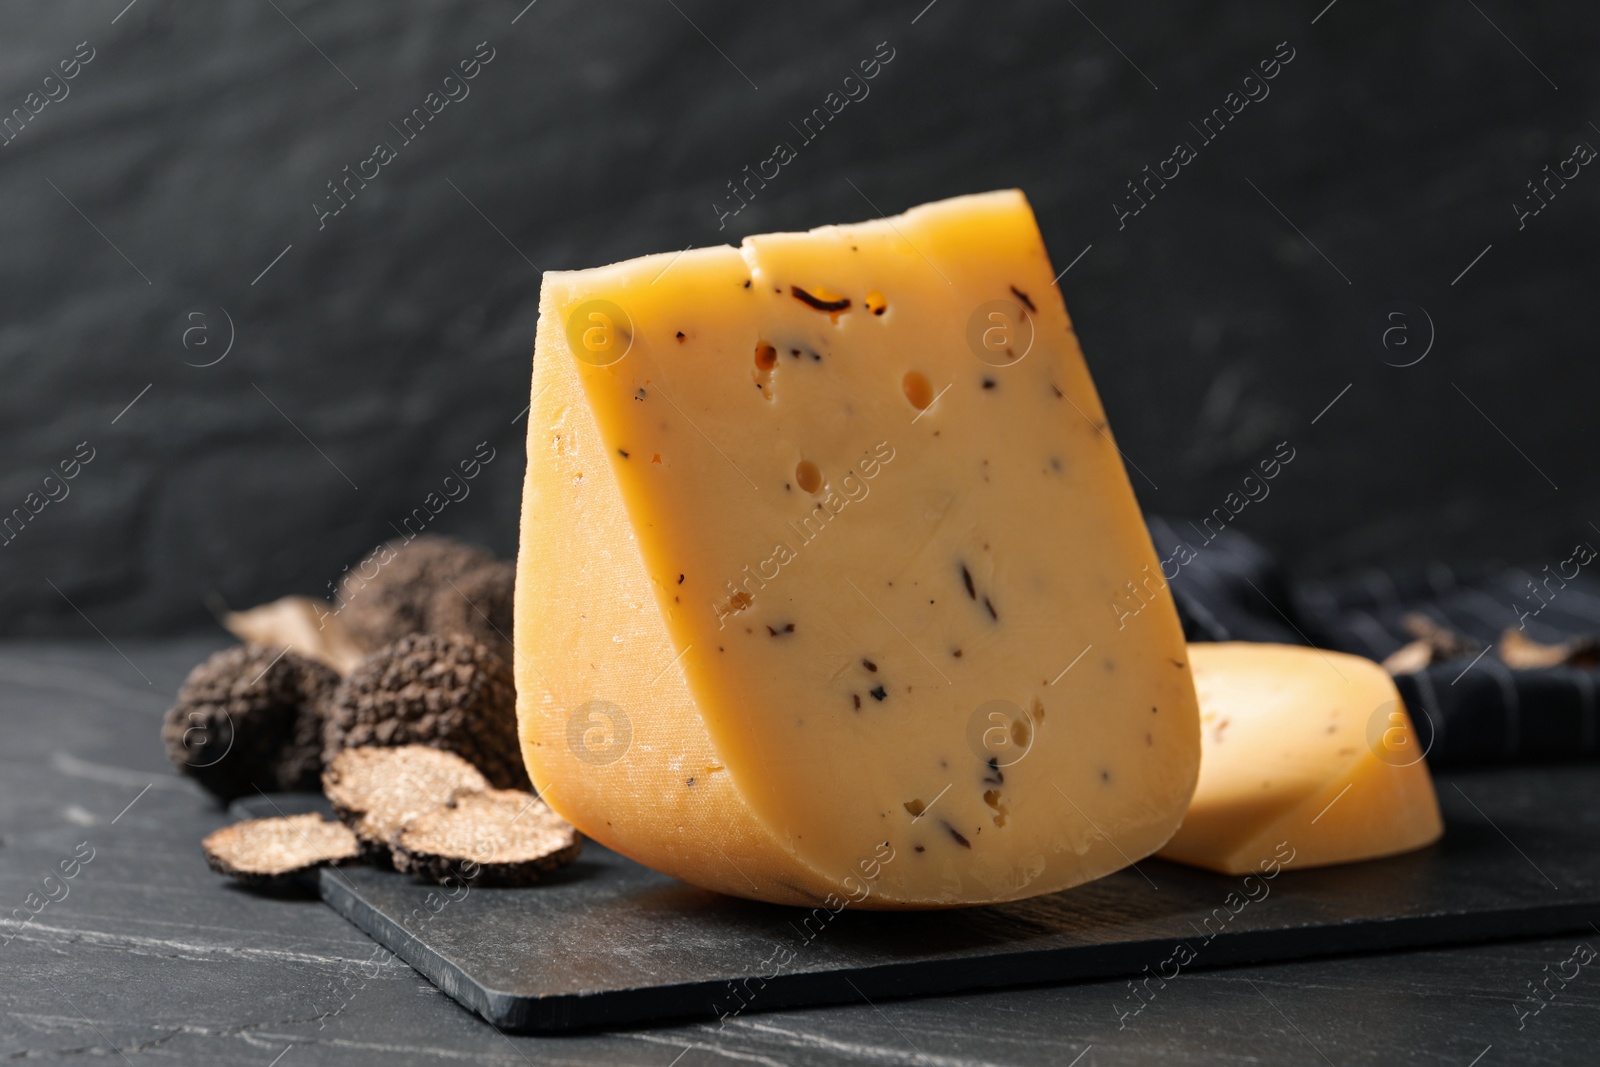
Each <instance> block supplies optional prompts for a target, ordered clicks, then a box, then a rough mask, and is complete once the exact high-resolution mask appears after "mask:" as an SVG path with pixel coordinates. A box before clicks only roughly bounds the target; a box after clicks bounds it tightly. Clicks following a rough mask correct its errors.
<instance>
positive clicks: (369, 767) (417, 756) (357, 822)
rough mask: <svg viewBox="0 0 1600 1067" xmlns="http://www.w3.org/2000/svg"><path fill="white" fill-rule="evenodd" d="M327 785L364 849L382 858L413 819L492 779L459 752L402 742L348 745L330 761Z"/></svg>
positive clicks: (325, 778) (339, 812) (324, 785)
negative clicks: (398, 744) (387, 745)
mask: <svg viewBox="0 0 1600 1067" xmlns="http://www.w3.org/2000/svg"><path fill="white" fill-rule="evenodd" d="M322 788H323V791H324V792H326V793H327V794H328V799H329V800H330V801H332V802H333V810H334V812H335V813H336V814H337V815H338V816H339V818H341V819H343V820H344V821H345V823H346V824H348V825H349V827H350V828H351V829H352V830H354V831H355V834H356V836H357V837H358V838H360V839H361V844H362V846H363V851H364V852H365V853H366V854H367V855H368V856H370V857H373V858H381V857H383V856H385V855H387V854H388V851H389V842H390V840H391V839H393V837H394V835H395V834H397V833H399V832H400V828H401V827H402V826H403V825H404V824H405V823H406V821H407V820H408V819H413V818H415V817H417V816H418V815H421V814H423V813H425V812H428V811H432V810H433V809H435V808H440V807H443V806H444V805H445V804H446V803H448V802H449V800H450V798H451V797H453V796H455V795H457V794H459V793H462V792H478V791H481V790H484V789H488V788H489V783H488V782H487V781H486V780H485V779H484V777H483V775H481V774H479V773H478V771H477V768H475V767H473V766H472V764H470V763H468V762H467V761H466V760H464V759H462V758H461V757H460V756H457V755H454V754H452V753H449V752H441V751H440V750H439V749H436V748H428V747H426V746H424V745H402V746H401V747H399V748H377V747H368V748H349V749H345V750H344V751H343V752H340V753H339V754H338V755H336V756H335V757H334V758H333V759H332V761H330V762H329V764H328V769H327V771H325V772H324V773H323V775H322Z"/></svg>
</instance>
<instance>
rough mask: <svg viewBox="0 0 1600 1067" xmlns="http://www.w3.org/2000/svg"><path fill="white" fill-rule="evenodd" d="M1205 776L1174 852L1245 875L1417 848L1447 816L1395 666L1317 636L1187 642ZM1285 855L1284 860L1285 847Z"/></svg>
mask: <svg viewBox="0 0 1600 1067" xmlns="http://www.w3.org/2000/svg"><path fill="white" fill-rule="evenodd" d="M1189 660H1190V663H1191V665H1192V666H1193V668H1194V681H1195V690H1196V692H1197V693H1198V695H1199V697H1200V729H1201V736H1202V742H1201V752H1202V755H1201V760H1200V783H1199V785H1198V786H1196V787H1195V793H1194V801H1193V802H1192V803H1191V804H1190V806H1189V814H1188V815H1187V816H1186V817H1185V818H1184V821H1183V826H1182V827H1181V828H1180V829H1179V830H1178V832H1177V834H1176V835H1174V836H1173V838H1172V840H1171V841H1170V842H1168V844H1167V846H1166V847H1165V848H1164V849H1162V850H1161V855H1162V856H1164V857H1166V858H1167V859H1172V860H1178V861H1179V862H1181V863H1192V864H1195V865H1196V866H1200V867H1209V868H1211V869H1212V870H1217V871H1223V872H1225V873H1228V874H1244V873H1247V872H1251V871H1254V870H1256V869H1257V867H1258V866H1259V865H1260V864H1261V863H1262V862H1265V861H1267V860H1270V859H1272V858H1273V856H1274V850H1275V849H1276V848H1277V846H1278V845H1279V844H1280V843H1284V842H1286V843H1287V844H1288V845H1289V847H1290V848H1292V849H1293V850H1294V852H1293V855H1294V860H1293V864H1292V865H1293V867H1294V868H1295V869H1296V870H1298V869H1300V868H1302V867H1318V866H1325V865H1327V864H1332V863H1351V862H1354V861H1356V860H1365V859H1375V858H1377V857H1379V856H1390V855H1394V854H1395V853H1398V852H1409V851H1410V850H1412V849H1416V848H1421V847H1423V846H1424V845H1428V844H1431V843H1432V842H1434V841H1437V840H1438V839H1439V836H1440V834H1442V833H1443V832H1444V825H1443V823H1442V822H1441V821H1440V819H1439V804H1438V800H1437V799H1436V798H1435V796H1434V793H1433V780H1432V778H1431V777H1430V776H1429V774H1428V765H1427V764H1426V763H1425V762H1423V760H1422V753H1421V752H1420V751H1418V749H1417V735H1416V732H1415V731H1414V730H1413V729H1412V726H1411V721H1410V719H1409V718H1408V717H1407V715H1406V711H1405V706H1404V704H1403V703H1402V702H1401V700H1400V694H1399V692H1398V691H1397V690H1396V689H1395V686H1394V681H1393V679H1391V678H1390V677H1389V674H1388V672H1387V671H1385V670H1383V668H1381V667H1379V666H1378V665H1377V664H1376V663H1373V662H1372V661H1370V660H1365V659H1362V658H1360V657H1359V656H1349V655H1345V654H1343V653H1339V652H1323V651H1320V650H1318V649H1314V648H1301V647H1294V646H1289V645H1262V644H1243V643H1237V644H1233V643H1229V644H1195V645H1190V646H1189ZM1278 858H1280V859H1281V858H1282V857H1281V856H1279V857H1278Z"/></svg>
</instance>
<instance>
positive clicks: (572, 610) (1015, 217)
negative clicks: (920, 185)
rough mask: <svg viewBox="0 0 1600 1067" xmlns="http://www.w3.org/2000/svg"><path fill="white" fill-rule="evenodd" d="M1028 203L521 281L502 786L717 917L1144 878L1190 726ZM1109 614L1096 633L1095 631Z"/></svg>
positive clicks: (1122, 481)
mask: <svg viewBox="0 0 1600 1067" xmlns="http://www.w3.org/2000/svg"><path fill="white" fill-rule="evenodd" d="M1054 276H1055V272H1054V271H1053V270H1052V268H1051V266H1050V261H1049V259H1048V258H1047V256H1046V254H1045V249H1044V246H1043V243H1042V241H1041V238H1040V235H1039V231H1038V228H1037V226H1036V224H1035V222H1034V219H1033V214H1032V212H1031V211H1030V210H1029V207H1028V204H1027V202H1026V201H1025V200H1024V199H1023V197H1022V195H1021V194H1020V193H1018V192H1014V191H1012V192H997V193H991V194H987V195H981V196H969V197H962V198H959V199H955V200H949V201H945V202H942V203H936V204H930V205H927V206H925V207H920V208H917V209H915V210H912V211H910V212H908V213H906V214H905V215H903V216H900V217H897V218H892V219H880V220H878V221H874V222H868V223H863V224H860V225H854V226H838V227H831V226H830V227H825V228H822V229H818V230H814V231H812V232H810V233H787V234H770V235H767V236H759V237H751V238H748V239H746V240H745V242H744V243H743V245H742V247H740V248H737V249H736V248H732V247H726V246H722V247H714V248H702V249H696V250H693V251H689V252H684V253H681V254H668V255H659V256H648V257H645V258H643V259H638V260H634V261H632V262H627V263H620V264H616V265H614V266H609V267H602V268H598V269H594V270H586V271H579V272H572V273H549V274H546V275H545V278H544V287H543V291H542V294H541V298H540V318H539V330H538V342H537V347H536V353H535V358H534V366H533V392H532V408H531V410H530V412H529V414H528V471H527V483H526V488H525V493H524V503H523V513H522V543H521V551H520V553H519V555H518V559H517V598H516V635H515V642H516V647H517V651H518V663H517V682H518V685H517V688H518V713H519V717H520V723H521V737H522V746H523V752H524V755H525V757H526V760H527V765H528V769H529V771H530V773H531V774H532V776H533V779H534V781H535V783H536V784H537V786H538V788H539V789H540V791H541V792H542V793H543V795H544V796H545V797H546V799H547V800H548V801H549V803H550V804H551V805H552V806H553V807H554V808H555V809H556V810H557V811H559V812H560V813H561V814H562V815H563V816H565V817H566V818H567V819H569V820H571V821H572V823H574V824H575V825H576V826H577V827H579V828H580V829H581V830H582V831H583V832H584V833H586V834H588V835H589V836H591V837H593V838H595V839H596V840H598V841H600V842H602V843H603V844H605V845H607V846H609V847H611V848H613V849H616V850H617V851H620V852H622V853H625V854H626V855H628V856H631V857H633V858H634V859H637V860H639V861H640V862H642V863H645V864H648V865H649V866H651V867H654V868H656V869H658V870H661V871H664V872H667V873H669V874H672V875H676V876H677V877H679V878H681V879H684V880H686V881H689V882H692V883H694V884H696V885H699V886H704V887H707V888H710V889H715V890H719V891H721V892H724V893H730V894H735V895H739V896H745V897H752V898H756V899H760V900H768V901H776V902H781V903H788V904H807V905H810V904H816V903H818V902H823V903H830V904H831V903H832V902H834V901H854V902H856V903H858V904H859V905H860V906H864V907H884V908H893V907H944V906H956V905H966V904H979V903H985V902H990V901H1001V900H1010V899H1015V898H1019V897H1026V896H1031V895H1034V894H1038V893H1048V892H1051V891H1053V890H1058V889H1062V888H1064V887H1067V886H1073V885H1077V884H1078V883H1080V882H1084V881H1087V880H1089V879H1092V878H1096V877H1099V876H1101V875H1104V874H1106V873H1107V872H1110V871H1113V870H1116V869H1117V868H1119V867H1122V866H1124V865H1126V864H1128V863H1129V862H1131V861H1134V860H1137V859H1139V858H1141V857H1143V856H1145V855H1148V854H1149V853H1151V852H1153V851H1155V850H1156V849H1157V848H1160V847H1161V845H1162V844H1163V843H1165V842H1166V840H1167V838H1168V837H1169V836H1170V835H1171V834H1172V832H1173V830H1174V829H1175V828H1176V826H1177V825H1178V822H1179V820H1180V819H1181V818H1182V816H1183V812H1184V810H1185V808H1186V807H1187V805H1188V802H1189V797H1190V794H1191V792H1192V790H1193V788H1194V781H1195V775H1196V773H1197V766H1198V762H1199V734H1198V718H1197V709H1196V705H1195V697H1194V689H1193V684H1192V682H1191V680H1190V676H1189V667H1188V662H1187V658H1186V653H1185V646H1184V643H1183V639H1182V635H1181V631H1180V629H1179V625H1178V621H1177V617H1176V613H1175V611H1174V609H1173V607H1172V604H1171V601H1170V600H1169V599H1168V598H1167V597H1166V594H1165V593H1164V592H1162V593H1159V594H1154V600H1153V601H1152V603H1151V604H1150V606H1148V607H1147V608H1146V609H1145V610H1143V611H1141V612H1140V613H1139V614H1138V616H1137V617H1136V618H1131V619H1130V618H1126V617H1124V618H1120V619H1119V615H1118V612H1117V610H1116V609H1115V608H1114V607H1113V604H1114V603H1117V602H1118V601H1119V597H1125V596H1126V595H1127V585H1128V583H1130V582H1133V581H1138V580H1142V579H1143V578H1145V577H1147V576H1148V575H1149V574H1150V573H1152V572H1153V570H1154V568H1155V566H1156V565H1157V563H1156V557H1155V555H1154V554H1153V551H1152V549H1151V544H1150V540H1149V538H1148V536H1147V534H1146V532H1145V527H1144V524H1143V522H1142V521H1141V517H1140V513H1139V508H1138V506H1137V504H1136V503H1135V501H1134V496H1133V493H1132V491H1131V487H1130V486H1129V483H1128V479H1127V475H1126V474H1125V473H1124V470H1123V467H1122V463H1121V461H1120V458H1119V456H1118V452H1117V449H1116V446H1115V445H1114V444H1113V442H1112V439H1111V436H1110V433H1109V431H1108V430H1107V428H1106V423H1105V415H1104V413H1103V412H1102V410H1101V406H1100V401H1099V398H1098V397H1097V396H1096V394H1095V389H1094V385H1093V383H1092V382H1091V381H1090V378H1089V373H1088V370H1087V368H1086V367H1085V366H1084V362H1083V357H1082V355H1081V354H1080V353H1079V350H1078V342H1077V339H1076V337H1075V336H1074V335H1073V332H1072V325H1071V322H1070V321H1069V320H1068V318H1067V312H1066V309H1065V308H1064V307H1063V306H1062V302H1061V297H1060V295H1059V293H1058V292H1057V290H1056V288H1055V285H1054V283H1053V278H1054ZM1121 614H1122V615H1123V616H1127V614H1128V613H1127V612H1126V609H1123V611H1122V612H1121Z"/></svg>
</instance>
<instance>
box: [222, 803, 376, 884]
mask: <svg viewBox="0 0 1600 1067" xmlns="http://www.w3.org/2000/svg"><path fill="white" fill-rule="evenodd" d="M200 847H201V848H202V849H204V850H205V854H206V862H207V863H209V864H210V865H211V869H212V870H214V871H216V872H217V873H218V874H225V875H227V876H228V877H229V878H234V879H237V880H238V881H240V882H243V883H244V884H246V885H257V886H259V885H268V884H271V883H273V882H277V881H281V880H283V879H287V878H289V877H291V876H293V875H296V874H301V873H303V872H305V871H309V870H311V869H312V868H314V867H321V866H324V865H325V864H329V863H343V862H345V861H346V860H353V859H355V858H356V857H357V856H359V855H360V854H361V846H360V844H359V842H357V841H356V835H355V834H354V833H352V832H351V831H350V828H349V827H347V826H345V825H343V824H342V823H336V822H330V821H328V820H327V819H324V818H323V817H322V816H321V815H317V814H315V813H312V814H307V815H285V816H281V817H278V818H272V819H251V820H249V821H247V822H239V823H234V824H233V825H232V826H224V827H223V828H222V829H220V830H217V831H216V832H214V833H212V834H209V835H207V837H206V839H205V840H204V841H202V842H200Z"/></svg>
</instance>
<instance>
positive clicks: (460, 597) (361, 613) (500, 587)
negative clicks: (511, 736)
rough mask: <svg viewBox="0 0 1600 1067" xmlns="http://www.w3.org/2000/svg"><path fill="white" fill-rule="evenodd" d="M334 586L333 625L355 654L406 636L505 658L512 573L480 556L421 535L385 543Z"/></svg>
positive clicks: (474, 550) (475, 551) (461, 546)
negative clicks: (461, 639) (435, 637)
mask: <svg viewBox="0 0 1600 1067" xmlns="http://www.w3.org/2000/svg"><path fill="white" fill-rule="evenodd" d="M374 565H375V566H376V567H377V573H376V574H373V575H372V576H371V577H370V578H368V577H363V576H362V575H361V574H358V573H355V572H351V573H347V574H346V575H345V577H344V580H343V581H342V582H341V583H340V589H339V607H338V615H339V620H340V621H341V622H342V623H343V624H344V629H345V632H346V633H347V634H348V635H349V636H350V638H351V639H352V640H353V641H354V642H355V643H356V645H357V646H358V647H360V649H361V650H362V651H363V652H376V651H377V650H378V649H380V648H382V647H383V646H384V645H387V644H389V643H391V642H393V641H398V640H399V639H400V638H402V637H405V636H406V635H407V634H414V633H431V634H467V635H469V636H471V637H475V638H477V639H478V640H479V641H481V642H483V643H484V644H485V645H487V646H488V647H489V648H491V649H493V650H495V651H496V652H498V653H499V654H500V655H502V656H506V657H509V656H510V655H511V597H512V588H513V586H514V585H515V581H516V571H515V569H514V568H513V567H512V565H511V564H509V563H507V562H505V561H503V560H499V559H496V558H495V557H494V554H493V553H491V552H489V551H488V550H487V549H483V548H478V547H477V546H475V545H469V544H466V543H464V542H461V541H457V540H455V539H454V538H450V537H440V536H437V535H434V534H424V535H422V536H420V537H417V538H415V539H413V540H411V541H391V542H389V543H388V544H387V545H384V546H383V547H382V548H381V549H379V550H378V551H377V552H376V553H374V554H373V556H372V557H370V563H368V564H365V565H364V566H363V567H361V568H360V569H361V570H369V569H371V567H372V566H374Z"/></svg>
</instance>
